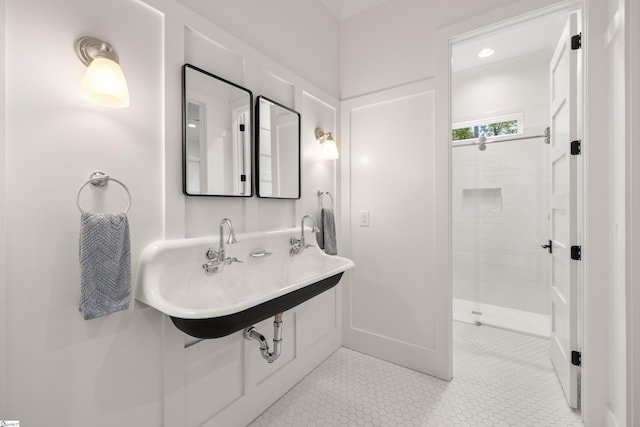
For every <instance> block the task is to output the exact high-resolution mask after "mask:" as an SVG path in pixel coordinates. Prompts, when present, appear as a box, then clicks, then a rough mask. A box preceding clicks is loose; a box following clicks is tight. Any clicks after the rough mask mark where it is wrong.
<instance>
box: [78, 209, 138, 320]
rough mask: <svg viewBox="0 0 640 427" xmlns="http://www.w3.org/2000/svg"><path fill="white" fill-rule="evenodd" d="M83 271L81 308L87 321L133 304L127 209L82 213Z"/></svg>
mask: <svg viewBox="0 0 640 427" xmlns="http://www.w3.org/2000/svg"><path fill="white" fill-rule="evenodd" d="M80 272H81V277H80V311H81V312H82V314H83V315H84V318H85V320H88V319H93V318H95V317H100V316H104V315H106V314H110V313H113V312H116V311H119V310H126V309H127V308H128V307H129V301H130V300H131V249H130V240H129V221H128V220H127V215H126V214H125V213H124V212H121V213H117V214H112V213H88V212H85V213H83V214H82V217H81V221H80Z"/></svg>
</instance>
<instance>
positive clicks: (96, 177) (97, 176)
mask: <svg viewBox="0 0 640 427" xmlns="http://www.w3.org/2000/svg"><path fill="white" fill-rule="evenodd" d="M109 181H114V182H117V183H118V184H120V185H121V186H122V188H124V191H126V192H127V196H129V203H127V207H126V208H124V213H127V211H129V207H130V206H131V193H130V192H129V189H128V188H127V186H126V185H124V184H123V183H122V182H121V181H118V180H117V179H115V178H111V177H110V176H109V175H107V174H106V173H103V172H94V173H92V174H91V176H90V177H89V179H88V180H87V182H85V183H84V184H82V185H81V186H80V188H79V189H78V195H77V196H76V204H77V205H78V209H80V212H82V213H86V212H85V211H84V210H82V207H81V206H80V193H82V190H83V189H84V187H86V186H87V184H89V183H91V184H92V185H94V186H95V187H104V186H105V185H107V182H109Z"/></svg>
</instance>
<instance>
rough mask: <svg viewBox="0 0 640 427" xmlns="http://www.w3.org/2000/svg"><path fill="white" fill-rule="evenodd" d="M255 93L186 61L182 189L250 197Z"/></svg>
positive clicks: (193, 193) (198, 193)
mask: <svg viewBox="0 0 640 427" xmlns="http://www.w3.org/2000/svg"><path fill="white" fill-rule="evenodd" d="M252 105H253V94H252V93H251V91H250V90H248V89H245V88H243V87H241V86H238V85H236V84H235V83H231V82H229V81H227V80H225V79H223V78H221V77H218V76H215V75H213V74H211V73H209V72H207V71H204V70H202V69H200V68H198V67H195V66H193V65H191V64H185V65H183V67H182V159H183V165H182V191H183V192H184V194H186V195H188V196H232V197H251V196H253V186H252V185H251V183H252V176H251V169H252V164H251V160H252V159H253V153H252V150H251V148H252V144H251V137H252V129H251V123H252V113H253V110H252V108H251V106H252Z"/></svg>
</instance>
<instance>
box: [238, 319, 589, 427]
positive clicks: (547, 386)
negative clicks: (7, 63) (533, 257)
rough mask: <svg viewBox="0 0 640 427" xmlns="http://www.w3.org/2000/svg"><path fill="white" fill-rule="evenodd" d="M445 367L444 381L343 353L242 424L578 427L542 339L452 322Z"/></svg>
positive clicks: (263, 426) (262, 426)
mask: <svg viewBox="0 0 640 427" xmlns="http://www.w3.org/2000/svg"><path fill="white" fill-rule="evenodd" d="M453 363H454V365H453V373H454V378H453V380H451V381H449V382H448V381H442V380H439V379H436V378H434V377H431V376H429V375H425V374H421V373H419V372H416V371H413V370H411V369H406V368H403V367H400V366H398V365H394V364H392V363H388V362H385V361H382V360H379V359H376V358H374V357H371V356H367V355H364V354H361V353H358V352H355V351H352V350H349V349H347V348H344V347H343V348H340V349H338V351H336V352H335V353H334V354H333V355H331V356H330V357H329V358H328V359H327V360H325V361H324V362H323V363H322V364H320V365H319V366H318V367H317V368H316V369H314V370H313V371H312V372H311V373H310V374H309V375H308V376H307V377H305V378H304V379H303V380H302V381H301V382H299V383H298V384H297V385H296V386H295V387H294V388H293V389H291V390H290V391H289V392H288V393H287V394H285V395H284V396H283V397H282V398H280V400H278V401H277V402H276V403H275V404H274V405H273V406H271V407H270V408H269V409H267V410H266V411H265V412H264V413H263V414H262V415H260V416H259V417H258V418H256V419H255V420H254V421H253V422H252V423H251V424H250V426H251V427H266V426H296V427H298V426H423V427H429V426H437V427H448V426H482V427H485V426H519V427H525V426H532V427H533V426H563V427H571V426H582V425H583V424H582V422H581V420H580V415H579V413H577V412H574V411H572V410H571V409H570V408H569V407H568V406H567V404H566V400H565V398H564V395H563V394H562V390H561V388H560V384H559V383H558V380H557V378H556V376H555V374H554V371H553V367H552V366H551V362H550V361H549V340H547V339H544V338H539V337H534V336H531V335H526V334H519V333H515V332H512V331H507V330H503V329H497V328H492V327H488V326H475V325H470V324H466V323H461V322H453Z"/></svg>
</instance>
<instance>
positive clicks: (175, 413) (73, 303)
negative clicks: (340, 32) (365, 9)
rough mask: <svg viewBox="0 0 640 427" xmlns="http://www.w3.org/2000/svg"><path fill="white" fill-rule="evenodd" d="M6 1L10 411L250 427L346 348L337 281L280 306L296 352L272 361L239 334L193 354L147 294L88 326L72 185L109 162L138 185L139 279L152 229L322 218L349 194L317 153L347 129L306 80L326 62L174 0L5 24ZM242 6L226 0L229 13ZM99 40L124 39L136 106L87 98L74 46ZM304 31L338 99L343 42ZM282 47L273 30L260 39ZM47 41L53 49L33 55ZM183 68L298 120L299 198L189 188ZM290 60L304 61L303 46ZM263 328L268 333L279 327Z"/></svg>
mask: <svg viewBox="0 0 640 427" xmlns="http://www.w3.org/2000/svg"><path fill="white" fill-rule="evenodd" d="M290 3H291V4H293V5H294V6H295V5H297V4H298V2H293V1H292V2H290ZM5 4H6V20H5V19H3V20H2V22H3V24H2V25H3V26H2V27H1V28H2V37H0V40H2V41H4V40H5V38H4V37H5V27H4V25H6V68H5V67H3V68H2V70H3V71H2V76H4V73H5V72H6V86H3V91H2V94H0V95H1V98H2V99H3V100H4V91H5V90H6V104H5V103H3V107H2V108H3V110H2V111H4V106H5V105H6V106H7V108H6V111H7V114H6V121H7V122H6V123H7V126H6V128H5V127H3V129H5V132H4V133H3V135H2V139H0V164H2V165H3V167H0V171H1V173H2V176H1V177H0V184H2V185H0V187H1V188H2V190H0V191H2V192H0V202H1V203H0V208H3V207H4V203H5V199H6V215H7V216H6V219H7V224H8V226H7V227H5V226H4V216H3V215H4V213H5V210H4V209H1V212H2V213H0V222H1V223H2V232H0V237H2V242H1V243H0V256H2V260H1V261H0V267H3V266H10V267H8V268H6V269H5V268H0V270H1V271H2V273H0V274H2V275H4V274H6V277H7V280H6V282H7V286H6V288H7V293H6V295H7V297H6V300H5V298H4V290H5V280H4V277H3V276H0V292H2V293H3V295H2V298H0V299H1V300H2V302H1V303H0V308H1V307H5V305H4V304H6V320H7V324H8V328H7V329H6V330H7V331H8V333H7V336H6V339H5V336H4V331H5V329H4V326H5V322H4V319H5V318H4V317H3V318H2V321H0V328H3V329H2V332H0V347H2V350H1V351H2V352H3V354H2V356H0V374H1V375H0V383H2V387H5V386H6V387H7V389H10V390H11V393H10V394H7V396H6V405H5V400H4V396H3V395H2V393H1V392H0V398H2V400H3V402H2V404H0V412H1V413H0V418H2V419H18V420H21V421H22V422H23V423H24V424H26V425H48V424H51V423H52V422H53V423H59V424H60V423H62V424H65V425H68V426H73V427H80V426H86V425H91V426H96V427H99V426H107V425H136V426H144V427H146V426H149V427H157V426H167V427H168V426H171V427H173V426H187V425H188V426H196V425H222V426H229V425H245V424H247V423H248V422H250V421H251V420H252V419H253V418H254V417H255V416H257V415H258V414H259V413H260V412H261V411H262V410H264V409H266V408H267V407H268V406H269V405H270V404H271V403H273V402H274V401H275V400H277V399H278V398H279V397H280V396H281V395H282V394H283V393H284V392H285V391H287V390H288V389H289V388H290V387H292V386H293V385H294V384H295V383H296V382H297V381H299V380H300V379H301V378H302V377H304V376H305V375H306V374H307V373H308V372H309V371H310V370H311V369H313V367H315V366H316V365H317V364H318V363H320V362H321V361H322V360H323V359H324V358H326V357H327V356H328V355H329V354H331V353H332V352H333V351H334V350H335V349H337V348H338V347H339V345H340V342H341V330H340V328H339V327H338V325H339V324H340V319H339V315H340V310H339V307H340V297H339V293H338V291H337V289H332V290H330V291H327V292H326V293H324V294H322V295H320V296H318V297H317V298H314V299H312V300H310V301H307V302H306V303H304V304H302V305H300V306H298V307H296V308H295V309H293V310H290V311H288V312H286V313H285V314H284V321H285V325H284V342H283V353H282V356H281V358H280V359H279V360H278V361H277V362H276V363H274V364H272V365H269V364H267V362H266V361H264V360H262V358H261V357H260V354H259V351H258V345H257V344H256V343H255V342H246V341H245V340H244V338H243V337H242V335H241V333H240V332H238V333H235V334H232V335H230V336H228V337H226V338H223V339H220V340H209V341H202V342H198V343H193V342H191V345H190V346H187V347H186V346H185V342H186V341H185V336H184V335H183V334H182V333H181V332H179V331H178V330H177V329H176V328H175V327H174V326H173V325H172V323H171V322H170V320H169V319H168V318H167V317H166V316H163V315H161V314H160V313H159V312H157V311H155V310H153V309H150V308H148V307H145V306H143V305H142V304H140V303H137V302H134V303H132V304H131V308H130V310H128V311H123V312H118V313H115V314H112V315H110V316H105V317H103V318H99V319H94V320H91V321H84V320H83V319H82V316H81V314H80V313H79V312H78V300H79V293H80V289H79V282H80V278H79V266H78V255H77V254H78V246H77V245H78V229H79V212H78V210H77V207H76V204H75V197H76V191H77V189H78V187H80V185H81V184H82V183H83V182H84V181H85V180H86V179H87V178H88V177H89V174H90V173H91V172H93V171H96V170H101V171H104V172H106V173H109V174H110V175H112V176H113V177H114V178H116V179H119V180H121V181H122V182H124V183H125V184H126V185H127V186H128V187H129V189H130V191H131V194H132V198H133V202H132V205H131V209H130V211H129V213H128V216H129V220H130V224H131V243H132V265H133V272H132V273H133V274H132V279H133V280H134V281H135V279H136V265H137V261H138V257H139V254H140V252H141V251H142V250H143V249H144V248H145V247H146V246H147V245H148V244H149V243H151V242H153V241H155V240H160V239H163V238H184V237H191V236H201V235H212V234H216V233H217V229H218V223H219V222H220V220H221V219H222V218H223V217H229V218H231V219H232V220H233V221H234V225H235V228H236V231H238V232H242V231H256V230H268V229H273V228H280V227H285V226H286V227H289V226H292V225H295V224H296V223H297V222H298V220H299V218H300V217H301V216H302V215H303V213H312V214H315V213H316V212H315V210H316V208H317V197H316V195H315V189H318V188H323V189H327V190H329V191H333V190H334V189H335V188H336V187H337V186H336V181H335V180H336V173H335V165H334V163H333V162H330V163H327V162H324V161H321V160H318V158H317V157H315V156H314V153H315V149H316V146H317V145H318V144H317V142H316V141H315V139H314V138H313V129H315V127H316V126H318V125H321V126H323V127H326V128H328V129H331V130H335V129H336V127H337V121H336V110H337V106H338V101H337V99H335V98H334V97H333V96H331V95H328V94H327V93H326V92H325V91H324V90H323V89H319V88H318V86H316V83H312V82H310V81H308V80H305V77H307V78H308V77H309V75H311V76H312V77H313V76H317V75H318V73H317V70H316V69H314V72H313V73H310V74H305V77H301V76H300V75H297V74H294V73H293V72H292V71H290V70H289V69H287V68H285V67H284V66H283V65H281V64H280V63H278V62H274V61H273V60H272V59H270V58H268V57H266V56H265V55H264V54H263V53H261V52H262V51H258V50H257V49H255V48H253V47H251V46H250V45H247V44H245V43H244V42H243V41H241V38H242V39H247V38H250V37H247V36H248V34H247V33H246V32H253V35H254V36H258V37H262V35H263V34H264V33H263V32H262V30H261V29H259V28H257V27H251V26H249V27H243V29H242V31H243V34H242V37H236V36H234V35H232V34H231V33H228V32H226V31H224V30H222V29H221V28H220V27H218V26H216V25H215V24H213V23H212V22H210V21H207V20H206V19H204V18H203V17H202V16H200V15H199V14H197V13H195V12H193V11H191V10H189V9H188V8H186V7H185V6H184V5H183V4H182V3H180V2H177V1H173V0H168V1H167V0H158V1H155V0H149V1H145V2H142V1H138V0H114V1H111V2H109V5H108V6H106V7H105V4H104V2H100V1H97V0H89V1H87V0H61V1H58V2H55V3H53V2H46V1H42V0H24V1H23V0H8V1H1V2H0V7H2V13H1V14H0V16H3V17H4V5H5ZM235 6H236V5H235V4H234V5H231V4H229V5H228V6H227V5H217V6H216V7H217V9H219V10H221V11H222V10H223V9H224V11H225V12H230V11H231V10H233V8H234V7H235ZM318 6H319V3H318ZM281 7H283V8H285V9H286V5H281ZM301 10H303V11H305V13H306V14H305V13H301V14H300V15H299V22H298V24H300V25H303V26H304V24H305V22H307V21H308V22H309V23H316V22H317V16H315V15H314V14H312V12H313V10H312V9H308V10H307V9H304V8H302V9H301ZM34 11H37V12H34ZM253 13H257V12H256V11H253ZM270 13H273V14H276V15H277V14H279V15H281V16H285V14H284V13H282V11H278V10H271V12H270ZM249 15H251V13H250V14H249ZM245 18H246V17H245ZM287 19H288V18H287ZM327 19H330V17H329V15H327V16H326V17H325V21H326V20H327ZM256 20H257V18H256V19H250V21H251V22H254V21H256ZM314 25H315V24H314ZM335 25H336V26H337V23H336V24H335ZM309 31H310V30H309ZM85 34H89V35H95V36H98V37H103V38H105V39H106V40H107V41H109V42H111V43H112V44H113V45H114V47H115V49H116V50H117V52H118V54H119V57H120V62H121V65H122V68H123V70H124V72H125V74H126V77H127V81H128V84H129V90H130V94H131V107H130V108H128V109H118V110H116V109H106V108H103V107H99V106H95V105H92V104H88V103H87V102H86V101H84V100H83V99H82V98H81V96H80V85H81V81H82V75H83V73H84V70H85V67H84V66H83V65H82V64H81V63H80V61H79V60H78V59H77V58H76V56H75V53H74V49H73V42H74V40H75V39H76V38H77V37H78V36H80V35H85ZM304 37H306V38H314V40H315V43H317V44H323V45H324V44H325V43H326V46H324V47H325V49H328V50H330V51H332V52H334V54H333V55H329V56H328V57H327V62H326V66H327V67H328V69H329V73H328V75H327V76H324V77H326V78H323V79H320V80H319V82H320V84H322V85H323V86H324V87H328V88H330V89H331V90H332V91H334V92H337V90H336V87H337V83H336V76H337V61H335V57H337V47H336V46H335V45H334V42H335V41H336V40H337V39H332V40H327V41H324V40H320V39H317V37H316V35H315V33H311V32H309V34H306V33H305V35H304ZM277 42H278V40H276V39H269V38H265V39H264V40H261V44H260V45H261V46H268V45H269V44H270V43H277ZM43 46H44V49H43ZM4 47H5V44H4V43H2V48H0V49H2V51H1V52H2V53H3V56H2V63H5V55H4V53H5V52H4ZM281 48H282V47H281V46H279V47H278V49H281ZM276 50H277V49H276ZM34 51H39V52H41V53H40V54H38V55H37V56H32V55H25V52H34ZM278 51H280V50H278ZM331 57H333V60H332V59H331ZM40 60H42V61H45V62H46V64H47V65H46V66H42V63H40V62H39V61H40ZM185 62H190V63H193V64H194V65H197V66H200V67H201V68H204V69H206V70H207V71H210V72H211V73H213V74H216V75H219V76H221V77H224V78H226V79H228V80H231V81H233V82H235V83H238V84H240V85H242V86H245V87H247V88H248V89H250V90H251V91H252V92H253V93H254V95H259V94H264V95H267V96H269V97H270V98H272V99H274V100H276V101H278V102H281V103H283V104H285V105H287V106H289V107H291V108H293V109H295V110H297V111H299V112H300V113H301V114H302V117H303V129H302V132H303V133H302V136H303V141H302V150H303V152H302V156H303V158H304V163H303V170H302V173H303V178H302V180H303V183H304V186H305V187H304V189H303V194H302V199H301V200H262V199H257V198H256V197H253V198H246V199H238V198H233V199H231V198H221V197H211V198H206V197H200V198H188V197H185V196H184V195H183V194H182V191H181V188H182V184H181V180H182V165H181V157H182V156H181V84H180V68H181V66H182V64H184V63H185ZM289 62H290V63H292V64H296V63H298V58H297V57H296V56H295V55H294V54H293V53H292V54H291V57H290V58H289ZM309 68H310V67H309ZM301 69H303V70H307V69H306V68H304V67H302V68H301ZM2 117H3V118H2V119H1V120H4V115H2ZM1 123H4V121H2V122H1ZM5 138H6V139H5ZM5 143H6V149H5ZM5 153H6V162H5ZM5 165H6V168H5V167H4V166H5ZM318 172H320V173H318ZM5 179H6V186H5V185H4V184H5ZM5 188H6V198H5V194H4V189H5ZM310 189H313V191H312V190H310ZM85 190H86V191H85V192H83V196H82V202H83V206H86V207H87V209H89V210H92V209H95V210H103V209H104V210H118V209H121V208H122V206H123V203H126V200H124V197H123V196H124V195H123V194H122V191H120V190H119V189H118V187H117V186H113V185H110V186H108V187H107V188H106V189H94V188H87V189H85ZM5 231H6V248H7V249H8V250H7V251H6V257H5V246H4V245H5V239H4V237H5V234H4V233H5ZM34 266H37V267H34ZM1 311H2V313H1V314H0V315H2V316H5V310H4V309H3V310H1ZM258 326H259V328H260V330H261V331H263V332H264V333H265V335H267V336H269V338H270V334H271V329H272V327H271V320H265V321H264V322H262V323H260V324H259V325H258ZM5 343H6V345H5ZM5 351H6V355H7V363H6V366H7V369H5V363H4V357H3V356H4V354H5V353H4V352H5ZM5 372H6V374H7V375H6V378H5Z"/></svg>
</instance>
